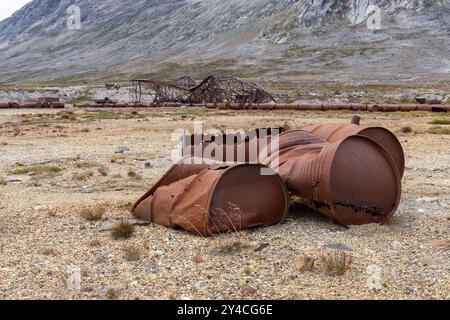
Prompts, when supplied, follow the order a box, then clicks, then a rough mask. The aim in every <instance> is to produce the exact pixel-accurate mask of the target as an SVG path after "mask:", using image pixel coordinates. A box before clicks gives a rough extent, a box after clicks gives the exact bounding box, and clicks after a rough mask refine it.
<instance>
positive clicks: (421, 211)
mask: <svg viewBox="0 0 450 320" xmlns="http://www.w3.org/2000/svg"><path fill="white" fill-rule="evenodd" d="M417 212H418V213H425V212H426V211H425V210H424V209H417Z"/></svg>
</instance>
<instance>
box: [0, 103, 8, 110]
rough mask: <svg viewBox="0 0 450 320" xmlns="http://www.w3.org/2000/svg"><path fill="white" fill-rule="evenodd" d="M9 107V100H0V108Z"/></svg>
mask: <svg viewBox="0 0 450 320" xmlns="http://www.w3.org/2000/svg"><path fill="white" fill-rule="evenodd" d="M8 108H9V102H1V103H0V109H8Z"/></svg>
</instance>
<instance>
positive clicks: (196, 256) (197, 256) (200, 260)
mask: <svg viewBox="0 0 450 320" xmlns="http://www.w3.org/2000/svg"><path fill="white" fill-rule="evenodd" d="M192 260H194V262H195V263H202V262H203V258H202V256H201V255H199V254H196V255H195V256H194V257H193V258H192Z"/></svg>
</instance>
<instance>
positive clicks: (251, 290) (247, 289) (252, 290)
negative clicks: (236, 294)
mask: <svg viewBox="0 0 450 320" xmlns="http://www.w3.org/2000/svg"><path fill="white" fill-rule="evenodd" d="M256 292H257V290H256V289H255V288H252V287H245V288H242V289H241V293H242V294H243V295H254V294H255V293H256Z"/></svg>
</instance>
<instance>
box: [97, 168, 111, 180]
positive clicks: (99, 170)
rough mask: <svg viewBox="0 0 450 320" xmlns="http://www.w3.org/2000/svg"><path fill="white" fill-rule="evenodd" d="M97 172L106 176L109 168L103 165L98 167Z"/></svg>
mask: <svg viewBox="0 0 450 320" xmlns="http://www.w3.org/2000/svg"><path fill="white" fill-rule="evenodd" d="M98 173H100V175H102V176H104V177H106V176H108V174H109V168H108V167H105V166H103V167H100V168H98Z"/></svg>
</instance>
